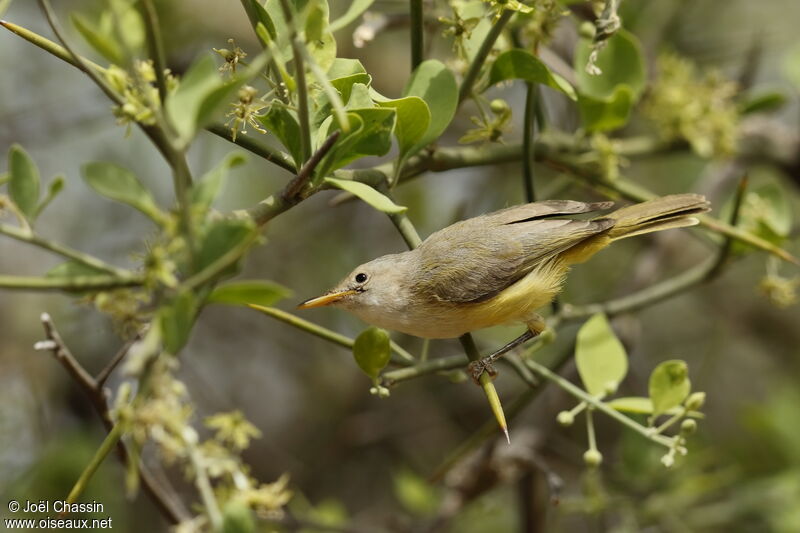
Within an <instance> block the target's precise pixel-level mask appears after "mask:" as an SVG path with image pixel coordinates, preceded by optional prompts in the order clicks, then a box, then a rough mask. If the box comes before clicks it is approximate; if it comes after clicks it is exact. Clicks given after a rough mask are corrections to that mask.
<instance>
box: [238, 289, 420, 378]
mask: <svg viewBox="0 0 800 533" xmlns="http://www.w3.org/2000/svg"><path fill="white" fill-rule="evenodd" d="M248 307H250V308H251V309H255V310H256V311H260V312H262V313H264V314H265V315H267V316H271V317H272V318H275V319H278V320H280V321H281V322H283V323H285V324H289V325H290V326H294V327H296V328H297V329H301V330H303V331H305V332H307V333H311V334H312V335H316V336H317V337H319V338H321V339H325V340H326V341H328V342H332V343H333V344H338V345H339V346H343V347H345V348H349V349H351V350H352V349H353V344H355V340H354V339H351V338H350V337H348V336H346V335H342V334H341V333H337V332H335V331H333V330H330V329H328V328H325V327H323V326H320V325H318V324H315V323H313V322H310V321H308V320H305V319H304V318H300V317H299V316H296V315H293V314H291V313H287V312H286V311H283V310H281V309H278V308H277V307H265V306H262V305H255V304H249V305H248ZM389 346H390V347H391V349H392V351H393V352H394V353H395V354H397V355H398V356H399V360H396V362H398V363H399V364H403V365H408V364H410V363H414V362H415V361H416V359H414V356H413V355H411V354H410V353H408V352H407V351H406V350H405V349H403V347H401V346H400V345H399V344H397V343H396V342H394V341H392V340H390V341H389Z"/></svg>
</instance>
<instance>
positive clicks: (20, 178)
mask: <svg viewBox="0 0 800 533" xmlns="http://www.w3.org/2000/svg"><path fill="white" fill-rule="evenodd" d="M8 172H9V175H10V179H9V182H8V194H9V196H10V197H11V201H12V202H14V204H15V205H16V206H17V207H18V208H19V210H20V211H22V213H23V214H24V215H25V216H26V217H27V218H28V219H29V220H30V219H32V217H33V216H34V215H35V214H36V208H37V206H38V205H39V186H40V185H39V182H40V179H39V169H38V168H37V167H36V163H34V162H33V159H31V157H30V156H29V155H28V153H27V152H26V151H25V150H24V149H23V148H22V146H20V145H18V144H12V145H11V148H10V149H9V150H8Z"/></svg>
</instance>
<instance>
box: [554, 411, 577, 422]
mask: <svg viewBox="0 0 800 533" xmlns="http://www.w3.org/2000/svg"><path fill="white" fill-rule="evenodd" d="M556 422H558V423H559V424H561V425H562V426H571V425H572V423H573V422H575V416H574V415H573V414H572V413H570V412H569V411H561V412H560V413H558V416H556Z"/></svg>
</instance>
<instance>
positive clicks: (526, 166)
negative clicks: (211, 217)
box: [522, 82, 538, 202]
mask: <svg viewBox="0 0 800 533" xmlns="http://www.w3.org/2000/svg"><path fill="white" fill-rule="evenodd" d="M537 92H538V90H537V88H536V84H535V83H531V82H528V83H527V92H526V93H525V118H524V120H523V130H522V181H523V185H524V186H525V200H526V201H527V202H535V201H536V187H535V186H534V181H533V179H534V176H533V160H534V153H533V131H534V123H535V120H536V115H535V111H536V101H537V99H538V98H537Z"/></svg>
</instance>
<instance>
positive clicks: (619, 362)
mask: <svg viewBox="0 0 800 533" xmlns="http://www.w3.org/2000/svg"><path fill="white" fill-rule="evenodd" d="M575 364H576V365H577V367H578V374H580V376H581V380H582V381H583V384H584V386H585V387H586V390H587V392H588V393H589V394H591V395H593V396H607V395H609V394H611V393H613V392H614V391H616V390H617V387H618V386H619V383H620V382H621V381H622V380H623V379H624V378H625V375H626V374H627V373H628V356H627V354H626V353H625V348H624V347H623V346H622V343H621V342H620V341H619V339H617V336H616V335H615V334H614V330H613V329H611V324H609V323H608V319H607V318H606V316H605V315H604V314H603V313H597V314H596V315H593V316H592V317H591V318H590V319H589V320H587V321H586V323H585V324H583V326H581V329H580V330H579V331H578V337H577V340H576V345H575Z"/></svg>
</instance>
